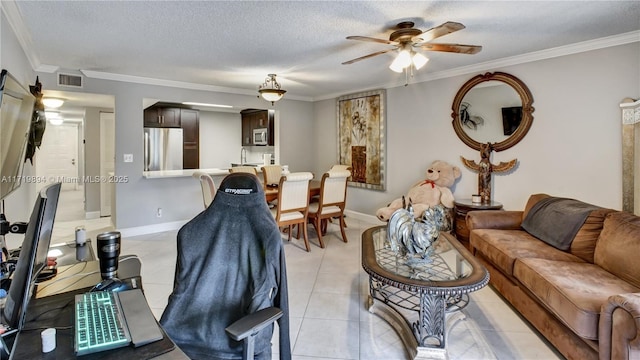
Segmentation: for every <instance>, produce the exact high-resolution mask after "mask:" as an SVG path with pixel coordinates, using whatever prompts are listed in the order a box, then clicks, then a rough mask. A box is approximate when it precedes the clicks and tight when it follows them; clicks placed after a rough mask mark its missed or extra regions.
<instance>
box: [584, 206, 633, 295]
mask: <svg viewBox="0 0 640 360" xmlns="http://www.w3.org/2000/svg"><path fill="white" fill-rule="evenodd" d="M638 254H640V217H638V216H635V215H633V214H630V213H627V212H621V211H617V212H612V213H610V214H608V215H607V216H606V218H605V220H604V226H603V228H602V232H601V233H600V237H599V238H598V242H597V243H596V249H595V253H594V263H595V264H597V265H600V266H601V267H602V268H603V269H605V270H607V271H609V272H611V273H612V274H614V275H616V276H618V277H620V278H622V279H624V280H625V281H628V282H630V283H631V284H633V285H635V286H638V287H640V261H639V260H638Z"/></svg>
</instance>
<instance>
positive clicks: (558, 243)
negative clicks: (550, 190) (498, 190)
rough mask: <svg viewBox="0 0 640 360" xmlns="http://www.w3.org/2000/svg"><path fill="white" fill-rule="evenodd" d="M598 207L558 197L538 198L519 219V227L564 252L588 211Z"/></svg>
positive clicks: (582, 223) (569, 245) (569, 246)
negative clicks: (520, 221)
mask: <svg viewBox="0 0 640 360" xmlns="http://www.w3.org/2000/svg"><path fill="white" fill-rule="evenodd" d="M596 209H600V207H598V206H595V205H591V204H587V203H585V202H582V201H579V200H575V199H567V198H560V197H548V198H545V199H541V200H540V201H538V202H537V203H536V204H535V205H534V206H533V207H532V208H531V209H530V210H529V212H528V213H527V215H526V217H525V218H524V219H523V220H522V228H523V229H525V230H526V231H527V232H528V233H530V234H531V235H533V236H535V237H537V238H538V239H540V240H542V241H544V242H545V243H547V244H549V245H551V246H553V247H555V248H558V249H560V250H564V251H568V250H569V249H570V248H571V242H573V239H574V238H575V237H576V234H577V233H578V231H579V230H580V228H581V227H582V226H583V225H584V222H585V220H587V217H588V216H589V214H590V213H591V212H592V211H593V210H596Z"/></svg>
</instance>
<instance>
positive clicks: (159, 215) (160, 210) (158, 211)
mask: <svg viewBox="0 0 640 360" xmlns="http://www.w3.org/2000/svg"><path fill="white" fill-rule="evenodd" d="M156 217H162V208H158V210H156Z"/></svg>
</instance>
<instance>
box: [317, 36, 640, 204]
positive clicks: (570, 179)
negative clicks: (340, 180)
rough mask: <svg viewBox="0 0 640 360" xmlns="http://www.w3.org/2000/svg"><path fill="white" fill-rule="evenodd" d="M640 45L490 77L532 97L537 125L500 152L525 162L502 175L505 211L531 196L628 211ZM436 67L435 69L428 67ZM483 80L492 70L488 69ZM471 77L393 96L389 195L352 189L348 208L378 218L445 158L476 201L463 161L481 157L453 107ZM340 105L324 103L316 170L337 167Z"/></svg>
mask: <svg viewBox="0 0 640 360" xmlns="http://www.w3.org/2000/svg"><path fill="white" fill-rule="evenodd" d="M638 64H640V43H637V42H636V43H633V44H628V45H622V46H616V47H611V48H607V49H601V50H595V51H589V52H585V53H581V54H575V55H568V56H563V57H558V58H553V59H547V60H542V61H535V62H531V63H526V64H521V65H515V66H509V67H504V68H496V69H486V71H504V72H507V73H510V74H513V75H515V76H517V77H518V78H520V80H522V81H523V82H524V83H525V84H526V85H527V86H528V87H529V89H530V90H531V93H532V94H533V99H534V102H533V106H534V107H535V111H534V113H533V117H534V120H533V125H532V127H531V130H530V131H529V133H528V134H527V135H526V137H525V138H524V140H523V141H522V142H520V143H519V144H518V145H516V146H514V147H512V148H511V149H508V150H505V151H503V152H499V153H494V154H493V156H492V161H493V163H498V162H500V161H508V160H511V159H514V158H516V159H518V161H519V166H518V167H517V169H516V170H515V171H513V173H511V174H508V175H495V176H494V177H493V198H494V200H496V201H499V202H502V203H503V204H504V206H505V208H506V209H513V210H516V209H522V208H524V205H525V203H526V201H527V199H528V197H529V195H530V194H532V193H538V192H544V193H548V194H552V195H557V196H565V197H572V198H578V199H581V200H584V201H587V202H591V203H594V204H598V205H601V206H605V207H611V208H615V209H620V208H621V207H622V165H621V163H622V155H621V148H622V145H621V129H622V127H621V126H622V125H621V122H622V121H621V111H620V108H619V104H620V102H621V101H622V99H623V98H625V97H632V98H635V99H638V98H640V67H639V66H638ZM427 67H428V65H427ZM483 73H484V71H483ZM475 75H477V73H471V74H467V75H461V76H456V77H451V78H446V79H440V80H434V81H429V82H423V83H419V84H409V86H407V87H397V88H392V89H388V90H387V190H386V191H383V192H382V191H371V190H362V189H358V188H352V187H350V188H349V189H348V198H347V208H348V209H350V210H354V211H357V212H362V213H366V214H371V215H373V214H374V213H375V211H376V209H377V208H379V207H382V206H385V205H386V204H387V203H388V202H390V201H391V200H393V199H395V198H398V197H400V196H401V195H403V194H405V193H406V191H407V190H408V188H409V186H411V184H412V183H414V182H415V181H417V180H419V179H422V178H424V171H425V170H426V168H427V167H428V165H429V164H430V163H431V162H432V161H433V160H436V159H440V160H445V161H448V162H450V163H452V164H454V165H456V166H459V167H461V169H462V177H461V179H460V180H459V181H458V183H457V184H456V185H455V187H454V190H455V191H454V196H455V197H456V198H470V196H471V194H473V193H475V192H476V189H477V174H476V173H474V172H472V171H470V170H468V169H466V168H464V166H463V165H462V163H461V161H460V156H464V157H465V158H467V159H472V160H476V161H478V160H479V159H480V156H479V153H478V152H477V151H474V150H473V149H471V148H469V147H467V146H466V145H464V143H462V141H460V140H459V139H458V137H457V136H456V134H455V132H454V130H453V126H452V124H451V120H452V119H451V105H452V103H453V99H454V97H455V95H456V93H457V91H458V89H459V88H460V87H461V86H462V85H463V84H464V83H465V82H466V81H467V80H469V79H470V78H472V77H473V76H475ZM335 106H336V102H335V100H326V101H320V102H317V103H316V104H315V109H314V114H315V115H314V116H315V119H316V123H315V130H316V131H317V134H318V135H317V138H318V139H322V141H318V142H317V148H316V151H315V152H316V154H317V156H316V158H315V161H316V165H317V168H316V169H317V170H321V169H325V168H327V167H328V166H329V165H330V164H332V163H334V162H335V161H336V159H337V151H336V143H335V134H336V121H335V112H336V110H335Z"/></svg>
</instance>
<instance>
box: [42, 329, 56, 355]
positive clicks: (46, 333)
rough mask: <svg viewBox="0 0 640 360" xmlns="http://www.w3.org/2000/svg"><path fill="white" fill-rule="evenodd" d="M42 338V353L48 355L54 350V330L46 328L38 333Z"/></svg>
mask: <svg viewBox="0 0 640 360" xmlns="http://www.w3.org/2000/svg"><path fill="white" fill-rule="evenodd" d="M40 336H41V337H42V352H43V353H48V352H51V351H53V350H54V349H55V348H56V329H55V328H48V329H44V330H42V332H41V333H40Z"/></svg>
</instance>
